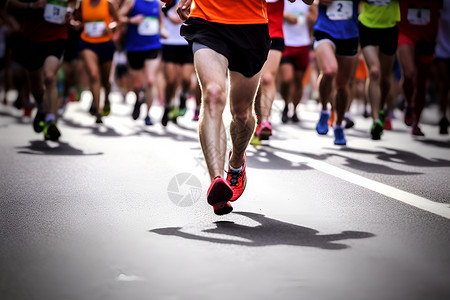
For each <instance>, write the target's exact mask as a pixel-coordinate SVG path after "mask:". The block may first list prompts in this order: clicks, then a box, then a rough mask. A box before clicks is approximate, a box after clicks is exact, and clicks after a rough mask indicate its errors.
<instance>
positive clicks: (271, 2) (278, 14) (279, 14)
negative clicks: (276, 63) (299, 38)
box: [267, 0, 284, 39]
mask: <svg viewBox="0 0 450 300" xmlns="http://www.w3.org/2000/svg"><path fill="white" fill-rule="evenodd" d="M267 14H268V16H269V35H270V37H271V38H272V39H273V38H284V34H283V14H284V0H267Z"/></svg>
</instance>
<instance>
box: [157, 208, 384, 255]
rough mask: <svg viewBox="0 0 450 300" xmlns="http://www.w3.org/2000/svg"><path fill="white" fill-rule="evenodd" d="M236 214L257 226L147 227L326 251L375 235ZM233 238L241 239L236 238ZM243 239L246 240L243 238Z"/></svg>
mask: <svg viewBox="0 0 450 300" xmlns="http://www.w3.org/2000/svg"><path fill="white" fill-rule="evenodd" d="M235 214H238V215H242V216H245V217H248V218H250V219H252V220H254V221H256V222H258V223H259V224H260V225H258V226H256V227H254V226H246V225H242V224H236V223H234V222H232V221H218V222H215V224H216V228H213V229H206V230H202V231H201V232H202V234H201V235H200V234H194V233H188V232H184V231H182V228H181V227H168V228H157V229H153V230H150V232H152V233H156V234H159V235H167V236H177V237H181V238H185V239H190V240H197V241H205V242H211V243H218V244H229V245H240V246H249V247H263V246H277V245H288V246H300V247H314V248H320V249H326V250H342V249H347V248H349V246H348V245H346V244H343V243H339V241H343V240H350V239H364V238H370V237H374V236H375V235H374V234H372V233H369V232H361V231H343V232H341V233H337V234H325V235H320V234H319V232H318V231H317V230H315V229H311V228H307V227H303V226H298V225H295V224H290V223H286V222H281V221H278V220H275V219H271V218H268V217H266V216H264V215H261V214H256V213H251V212H235ZM215 235H217V237H216V236H215ZM224 236H225V237H224ZM226 236H229V238H226ZM236 238H239V239H240V240H236ZM242 239H245V240H246V241H242Z"/></svg>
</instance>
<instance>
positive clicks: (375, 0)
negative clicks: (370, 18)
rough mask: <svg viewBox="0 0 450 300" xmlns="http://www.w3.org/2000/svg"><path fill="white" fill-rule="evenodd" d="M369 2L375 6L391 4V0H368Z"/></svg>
mask: <svg viewBox="0 0 450 300" xmlns="http://www.w3.org/2000/svg"><path fill="white" fill-rule="evenodd" d="M367 2H369V4H372V5H375V6H389V4H391V0H367Z"/></svg>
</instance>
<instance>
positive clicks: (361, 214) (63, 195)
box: [0, 95, 450, 300]
mask: <svg viewBox="0 0 450 300" xmlns="http://www.w3.org/2000/svg"><path fill="white" fill-rule="evenodd" d="M188 103H189V110H188V112H187V114H186V116H184V117H180V118H179V120H178V124H173V123H169V125H168V126H167V127H166V128H164V127H162V126H161V124H160V122H159V120H160V118H161V115H162V109H161V106H159V105H158V104H157V103H155V106H154V107H153V108H152V110H151V115H152V117H153V120H154V122H155V125H153V126H150V127H147V126H145V125H144V120H143V116H141V118H140V119H139V120H137V121H133V120H132V119H131V116H130V115H131V110H132V99H131V100H130V99H128V102H126V103H123V102H122V101H120V100H118V99H116V98H115V99H114V100H113V106H112V114H111V115H110V116H108V117H107V118H105V123H104V125H103V126H97V125H96V124H95V120H94V118H93V117H91V116H89V115H88V113H87V110H88V109H89V105H90V102H89V96H86V95H84V97H83V100H82V101H80V102H76V103H70V104H69V105H68V108H67V110H66V112H65V114H64V117H63V119H61V120H60V121H59V127H60V130H61V132H62V138H61V140H60V142H59V143H49V142H44V140H43V136H42V135H41V134H36V133H34V132H33V130H32V127H31V123H30V122H31V120H27V119H24V118H22V117H21V112H19V111H17V110H16V109H14V108H13V107H12V106H11V103H10V104H9V105H8V106H1V107H0V153H1V155H0V168H1V176H0V188H1V194H0V299H2V300H12V299H14V300H15V299H23V300H32V299H45V300H50V299H55V300H56V299H57V300H62V299H86V300H94V299H108V300H109V299H164V300H165V299H170V300H173V299H314V300H322V299H323V300H341V299H342V300H390V299H392V300H394V299H395V300H400V299H401V300H403V299H405V300H415V299H417V300H424V299H427V300H428V299H430V300H440V299H442V300H448V299H450V185H449V182H450V181H449V178H450V151H449V149H450V136H448V135H447V136H442V135H439V134H438V128H437V127H436V125H435V124H436V123H437V121H438V120H437V119H436V108H435V107H429V108H427V110H426V112H425V114H424V117H423V119H424V122H425V123H426V124H424V125H423V128H422V129H423V131H424V132H425V134H426V137H425V138H421V139H415V138H413V137H412V136H411V135H410V134H409V132H408V128H407V127H406V126H405V125H403V124H402V122H401V115H400V112H399V111H397V112H396V114H397V119H395V120H394V123H393V126H394V130H393V131H389V132H385V134H384V135H383V137H382V140H381V141H372V140H371V139H370V135H369V128H370V125H371V124H370V121H369V120H367V119H364V118H362V117H361V116H360V115H359V114H356V113H355V114H354V116H355V121H356V125H355V128H353V129H349V130H346V136H347V143H348V145H347V146H346V147H338V146H335V145H333V137H332V133H331V132H330V133H329V134H328V136H325V137H323V136H318V135H317V134H316V133H315V131H314V128H315V122H316V119H317V118H318V112H319V107H318V106H317V105H316V104H315V103H314V102H311V101H306V102H304V104H302V106H301V109H300V119H301V122H300V123H299V124H287V125H283V124H280V121H279V113H280V109H279V108H280V106H281V104H280V103H279V102H278V101H277V102H276V103H275V104H274V108H273V120H272V123H273V125H274V136H273V137H272V138H271V140H270V141H269V142H266V143H264V144H263V145H262V146H258V147H253V146H250V147H249V149H248V153H247V154H248V173H247V176H248V185H247V188H246V191H245V193H244V195H243V196H242V197H241V198H240V199H239V200H238V201H236V202H235V203H234V204H233V206H234V211H233V213H231V214H229V215H226V216H222V217H219V216H215V215H214V214H213V212H212V209H211V207H210V206H209V205H208V204H207V203H206V191H207V189H208V186H209V179H208V175H207V172H206V167H205V164H204V161H203V158H202V152H201V149H200V147H199V143H198V137H197V123H195V122H193V121H191V118H192V113H193V111H192V105H193V104H192V103H191V102H188ZM225 119H226V123H228V121H229V115H228V114H226V115H225Z"/></svg>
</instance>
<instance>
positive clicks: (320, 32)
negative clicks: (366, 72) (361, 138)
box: [314, 0, 358, 145]
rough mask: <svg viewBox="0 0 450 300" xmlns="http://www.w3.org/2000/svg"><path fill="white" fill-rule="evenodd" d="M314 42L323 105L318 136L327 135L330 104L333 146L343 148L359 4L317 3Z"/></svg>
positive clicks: (330, 1) (343, 2)
mask: <svg viewBox="0 0 450 300" xmlns="http://www.w3.org/2000/svg"><path fill="white" fill-rule="evenodd" d="M314 38H315V42H314V49H315V51H316V58H317V63H318V65H319V69H320V75H319V94H320V100H321V102H322V111H321V113H320V119H319V122H318V123H317V126H316V130H317V133H318V134H320V135H326V134H327V133H328V119H329V118H330V113H329V111H328V103H330V102H332V103H333V105H332V106H333V107H334V109H335V110H336V120H335V125H334V144H335V145H346V143H347V141H346V139H345V135H344V128H343V126H342V121H343V120H344V116H345V111H346V109H347V102H348V98H349V95H350V92H349V82H350V79H351V76H352V73H353V70H354V64H355V63H356V62H357V52H358V1H356V0H355V1H337V0H336V1H333V0H320V1H319V15H318V18H317V21H316V24H315V25H314ZM333 90H336V92H335V93H333Z"/></svg>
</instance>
